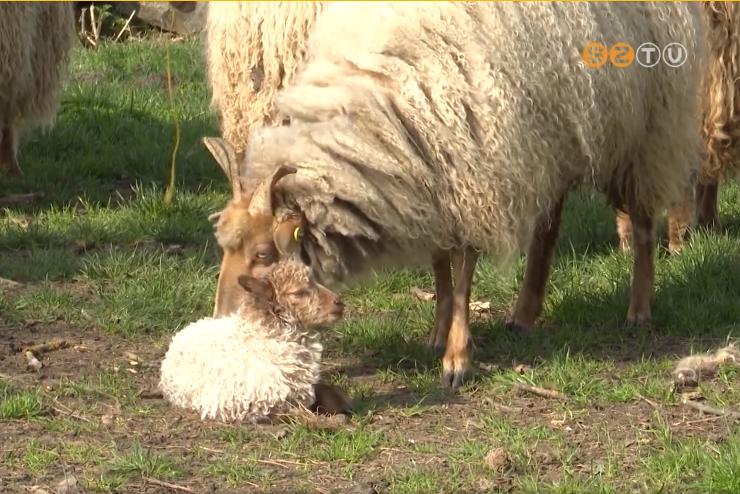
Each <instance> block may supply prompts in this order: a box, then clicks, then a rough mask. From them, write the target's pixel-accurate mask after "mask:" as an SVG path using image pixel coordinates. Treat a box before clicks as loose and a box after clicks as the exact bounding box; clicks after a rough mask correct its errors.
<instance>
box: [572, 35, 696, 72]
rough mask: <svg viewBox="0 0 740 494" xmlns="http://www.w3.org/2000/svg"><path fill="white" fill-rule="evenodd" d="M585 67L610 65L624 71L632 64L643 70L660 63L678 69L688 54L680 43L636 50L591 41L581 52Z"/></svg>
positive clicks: (647, 45) (627, 44) (626, 44)
mask: <svg viewBox="0 0 740 494" xmlns="http://www.w3.org/2000/svg"><path fill="white" fill-rule="evenodd" d="M581 58H582V59H583V63H584V64H585V65H586V67H588V68H591V69H599V68H601V67H603V66H605V65H606V64H607V62H608V63H610V64H611V65H612V66H613V67H617V68H619V69H624V68H627V67H630V66H632V65H633V64H634V63H637V65H639V66H641V67H645V68H651V67H655V66H656V65H658V64H659V63H660V62H661V61H662V62H663V63H664V64H665V65H667V66H668V67H671V68H678V67H680V66H682V65H683V64H684V63H686V60H687V59H688V58H689V52H688V50H687V49H686V47H685V46H683V45H682V44H681V43H676V42H673V43H668V44H667V45H665V46H664V47H663V49H662V50H661V49H660V47H659V46H658V45H656V44H655V43H649V42H648V43H642V44H641V45H640V46H638V47H637V48H634V47H633V46H632V45H631V44H629V43H626V42H624V41H620V42H618V43H614V44H613V45H612V46H611V47H607V45H605V44H604V43H599V42H598V41H591V42H589V43H586V46H584V47H583V51H582V52H581Z"/></svg>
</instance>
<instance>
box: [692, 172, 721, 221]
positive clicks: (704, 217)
mask: <svg viewBox="0 0 740 494" xmlns="http://www.w3.org/2000/svg"><path fill="white" fill-rule="evenodd" d="M718 201H719V183H718V182H717V181H713V182H711V183H709V184H706V185H705V184H697V186H696V216H697V222H698V224H699V225H700V226H704V227H707V228H711V229H715V228H719V208H718V206H717V203H718Z"/></svg>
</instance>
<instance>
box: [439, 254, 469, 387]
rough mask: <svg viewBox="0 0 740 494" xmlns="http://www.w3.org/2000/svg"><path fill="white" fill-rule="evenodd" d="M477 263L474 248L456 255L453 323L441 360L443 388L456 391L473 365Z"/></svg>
mask: <svg viewBox="0 0 740 494" xmlns="http://www.w3.org/2000/svg"><path fill="white" fill-rule="evenodd" d="M477 262H478V252H476V251H475V250H474V249H471V248H466V249H465V250H463V251H461V252H459V253H458V252H455V253H453V272H454V273H455V283H454V287H453V288H452V322H451V324H450V332H449V335H448V337H447V348H446V349H445V354H444V357H443V358H442V369H443V372H442V385H443V386H445V387H450V388H452V389H453V390H456V389H457V388H459V387H460V385H461V384H462V382H463V379H464V378H465V376H466V375H467V374H468V372H469V371H470V368H471V364H472V358H471V353H472V341H471V335H470V291H471V289H472V285H473V275H474V274H475V265H476V263H477Z"/></svg>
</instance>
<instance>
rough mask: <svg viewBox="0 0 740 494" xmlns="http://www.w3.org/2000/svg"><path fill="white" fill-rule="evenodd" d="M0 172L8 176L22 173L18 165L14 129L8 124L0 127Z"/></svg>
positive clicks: (17, 175)
mask: <svg viewBox="0 0 740 494" xmlns="http://www.w3.org/2000/svg"><path fill="white" fill-rule="evenodd" d="M0 172H2V173H4V174H5V175H6V176H9V177H19V176H22V175H23V172H22V171H21V168H20V166H18V160H17V149H16V135H15V130H14V129H13V127H10V126H6V127H3V128H2V129H0Z"/></svg>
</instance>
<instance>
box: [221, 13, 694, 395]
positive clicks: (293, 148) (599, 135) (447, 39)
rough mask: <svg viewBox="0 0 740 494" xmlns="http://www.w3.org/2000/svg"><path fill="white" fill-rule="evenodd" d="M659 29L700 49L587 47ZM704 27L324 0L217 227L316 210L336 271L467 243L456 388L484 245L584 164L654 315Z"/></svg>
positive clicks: (322, 263) (635, 317) (528, 214)
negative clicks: (618, 225)
mask: <svg viewBox="0 0 740 494" xmlns="http://www.w3.org/2000/svg"><path fill="white" fill-rule="evenodd" d="M525 32H526V33H527V35H526V36H525V35H524V34H523V33H525ZM647 39H649V40H651V41H654V42H655V43H657V44H658V45H660V46H663V45H665V44H667V43H668V42H672V41H678V42H680V43H682V44H683V45H684V46H685V47H687V49H688V51H689V54H690V57H689V60H688V61H687V63H686V64H684V65H683V66H682V67H680V68H678V69H671V68H669V67H667V66H664V65H660V66H657V67H655V68H653V69H651V70H621V69H615V68H612V67H609V66H606V67H604V68H602V69H599V70H590V69H587V68H586V67H584V65H583V64H582V63H581V62H580V53H579V51H580V49H581V48H582V47H583V46H584V45H585V44H586V43H587V42H589V41H592V40H599V41H603V42H605V43H607V44H612V43H614V42H616V41H627V42H629V43H632V44H633V45H636V44H639V43H640V42H642V41H644V40H647ZM702 40H703V33H702V21H701V13H700V11H699V10H698V8H697V7H696V6H693V5H683V4H668V5H666V4H642V3H641V4H630V5H625V4H553V3H546V4H545V3H543V4H497V3H475V4H457V3H436V2H435V3H433V4H429V5H426V6H424V7H420V6H418V5H416V4H413V5H412V4H377V3H374V4H373V5H372V6H365V5H359V4H341V3H333V4H330V5H327V6H326V7H325V10H324V11H323V12H322V13H321V15H320V16H319V17H318V19H317V23H316V26H315V28H314V31H313V32H312V34H311V39H310V49H309V52H308V55H307V61H306V63H305V65H304V66H303V67H302V69H301V70H300V72H299V73H298V74H297V75H296V77H295V78H294V80H293V82H292V83H291V84H290V85H289V86H288V87H287V88H286V89H284V90H283V91H282V92H281V93H280V94H279V95H278V97H277V107H278V111H279V112H280V114H281V115H283V114H284V115H285V116H287V117H288V118H289V119H290V125H289V126H287V127H279V128H264V129H260V131H259V132H258V133H256V134H255V135H254V136H253V137H252V139H251V140H250V146H249V149H248V151H247V158H246V162H245V163H243V167H244V170H246V173H248V174H249V175H250V177H249V178H248V179H247V180H255V179H259V178H260V177H262V178H263V182H262V184H261V185H260V186H259V187H257V189H256V190H255V191H254V192H253V194H252V195H251V196H248V195H246V196H244V197H237V198H235V200H234V201H232V203H231V205H230V206H229V207H227V209H226V210H225V211H224V213H223V214H222V215H221V217H220V218H219V223H218V225H217V237H218V239H219V243H220V244H221V245H222V246H223V247H224V249H225V250H226V249H231V250H238V249H237V248H236V247H235V246H238V245H244V244H245V243H246V240H245V239H254V238H255V237H261V238H262V239H263V240H266V239H267V238H268V235H269V234H270V233H271V232H270V229H271V228H274V231H273V232H272V237H273V240H274V243H275V246H276V247H277V248H278V251H280V254H281V255H289V254H290V252H291V251H292V250H295V247H297V246H298V245H299V243H298V242H291V240H290V232H291V230H292V229H293V228H294V226H295V225H300V224H301V223H304V224H305V227H306V228H305V235H304V237H303V241H302V242H301V243H300V245H301V246H302V249H301V251H302V252H301V255H302V256H303V257H304V258H305V259H306V260H308V261H309V262H310V263H311V264H312V266H313V267H314V268H315V269H316V270H317V272H319V273H320V274H321V276H322V277H323V278H325V279H327V280H336V279H343V278H345V277H347V276H348V275H354V274H357V273H358V272H360V271H362V270H363V269H364V268H367V267H370V266H373V265H378V264H380V263H383V262H394V263H397V264H409V263H410V262H411V261H412V260H414V261H416V262H419V261H422V262H423V261H424V260H426V261H427V262H428V261H429V260H432V261H433V262H434V263H435V264H438V265H439V266H440V267H441V266H443V265H444V264H445V262H446V263H447V267H448V268H449V262H447V261H448V260H445V259H444V253H449V251H450V250H451V249H459V252H461V253H462V254H464V255H460V256H458V259H459V260H458V262H457V264H458V267H457V269H456V272H457V274H456V276H455V283H454V287H452V290H453V292H454V294H455V299H454V303H453V307H452V310H451V317H450V327H449V340H448V341H447V348H446V351H445V356H444V359H443V366H444V375H443V378H444V381H445V383H447V384H452V385H453V387H456V386H457V385H459V383H460V379H461V377H462V376H463V375H464V374H465V372H466V371H467V370H468V369H469V367H470V348H469V346H470V334H469V328H468V323H467V322H468V298H469V294H470V282H471V280H472V275H473V271H474V266H475V261H476V258H477V255H478V250H487V251H491V252H493V253H495V254H497V255H499V256H500V257H502V258H506V257H507V256H508V255H509V254H511V253H513V252H515V251H516V250H517V249H518V248H520V247H521V246H524V245H526V244H527V243H528V242H529V241H530V239H532V237H533V234H534V233H535V232H537V234H538V236H539V235H540V234H541V233H542V230H543V229H541V228H538V224H539V225H543V224H544V225H556V224H557V221H558V220H559V215H560V209H561V206H562V201H563V197H564V195H565V193H566V191H567V190H568V188H569V187H570V186H571V185H572V184H574V183H577V182H580V181H585V182H587V183H591V184H594V185H595V186H597V187H598V188H599V189H601V190H603V191H604V192H606V193H607V195H608V197H609V199H610V201H611V202H612V204H614V205H615V206H616V207H618V208H620V209H624V210H629V211H630V212H631V213H632V215H633V222H634V228H635V230H636V235H635V240H634V243H635V260H634V267H633V275H634V279H633V283H632V289H631V295H630V309H629V312H628V321H629V322H630V323H644V322H646V321H648V320H649V318H650V305H651V298H652V285H653V278H654V267H653V263H654V260H653V253H654V244H653V217H654V215H655V213H656V211H659V210H660V209H661V208H663V207H665V206H667V205H669V204H673V203H674V202H675V201H676V200H677V198H678V197H680V196H681V194H682V192H683V191H684V190H685V189H686V187H687V183H688V177H689V176H690V175H691V169H692V166H693V164H694V163H696V161H697V160H696V156H697V153H698V151H697V147H698V142H697V141H698V136H699V122H698V119H697V118H696V115H697V113H698V104H697V101H696V98H692V97H690V96H688V97H687V95H691V94H692V92H693V93H696V91H692V89H693V88H694V87H695V86H696V84H697V83H698V74H699V72H700V70H701V61H702V60H703V42H702ZM661 101H671V102H672V104H671V105H667V106H666V105H661V104H660V102H661ZM223 147H224V148H225V149H226V151H224V152H222V153H220V154H221V155H222V156H223V155H229V154H231V155H232V156H233V154H234V153H233V152H232V153H229V151H228V146H223ZM217 154H218V153H217ZM284 165H290V166H289V167H286V166H284ZM286 175H290V176H288V177H286ZM270 218H274V222H271V221H268V220H269V219H270ZM270 225H273V226H270ZM284 225H288V226H287V227H284ZM545 230H547V228H546V229H545ZM548 234H549V233H548V232H547V231H546V232H545V236H547V235H548ZM556 235H557V231H556V230H555V236H556ZM250 241H251V240H250ZM265 243H266V242H265ZM286 248H288V250H286ZM545 251H547V249H545ZM424 254H427V255H426V256H425V255H424ZM440 254H442V255H441V256H440ZM269 255H274V253H270V254H269ZM224 259H225V262H226V256H225V258H224ZM230 269H233V272H232V273H231V274H232V277H233V274H234V273H236V272H238V270H239V269H244V267H243V265H237V264H233V265H232V266H231V267H230ZM448 272H449V270H448ZM222 275H223V270H222ZM448 278H451V276H448ZM219 288H221V286H219ZM525 288H526V287H525ZM227 296H228V292H227V291H219V294H217V298H223V297H227ZM463 301H464V303H463ZM219 303H221V304H222V305H225V303H224V302H223V301H219V300H217V306H218V305H219Z"/></svg>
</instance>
